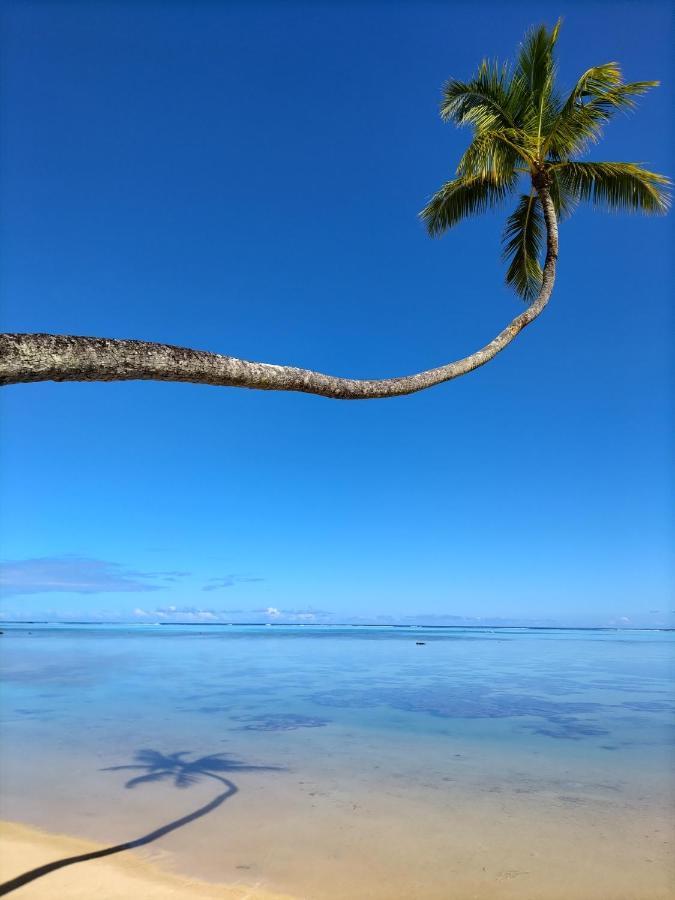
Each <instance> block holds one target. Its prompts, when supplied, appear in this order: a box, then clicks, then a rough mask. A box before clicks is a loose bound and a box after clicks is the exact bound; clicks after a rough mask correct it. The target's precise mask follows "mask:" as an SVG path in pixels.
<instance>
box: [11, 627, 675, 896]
mask: <svg viewBox="0 0 675 900" xmlns="http://www.w3.org/2000/svg"><path fill="white" fill-rule="evenodd" d="M3 630H4V632H5V634H4V635H3V636H2V651H3V652H2V670H3V683H4V689H3V694H2V702H1V708H0V711H1V713H2V736H3V745H2V756H1V758H0V762H1V763H2V767H1V778H2V793H3V808H2V816H3V818H6V819H10V820H14V821H18V822H23V823H27V824H32V825H37V826H40V827H43V828H45V829H47V830H51V831H60V832H66V833H69V834H73V835H78V836H82V837H87V838H91V839H93V840H96V841H99V842H102V843H117V842H120V841H128V840H132V839H136V838H139V837H141V836H142V835H144V834H149V833H151V832H152V831H153V830H155V829H158V828H161V827H162V826H163V825H166V824H168V823H172V822H175V821H178V820H180V819H182V818H184V817H185V816H188V815H189V814H190V813H191V812H195V816H194V818H193V819H192V820H191V821H189V822H187V823H185V824H184V825H181V826H180V827H177V828H175V829H173V830H171V829H169V830H168V831H167V832H166V834H164V835H162V836H161V837H159V838H157V839H156V840H153V841H152V842H151V843H149V844H147V845H146V846H145V847H144V848H143V851H142V852H144V853H145V854H146V855H148V854H150V855H152V857H153V858H156V859H159V860H160V861H161V863H162V864H163V865H165V866H166V867H169V868H172V869H173V870H175V871H177V872H181V873H185V874H189V875H193V876H199V877H203V878H207V879H210V880H214V881H225V882H242V883H245V884H247V883H250V884H264V885H268V886H269V887H270V888H274V889H278V890H283V891H286V892H288V893H289V894H293V895H294V896H297V897H307V898H311V900H324V898H325V900H337V898H361V897H364V898H365V897H368V898H370V897H372V898H378V900H379V898H382V900H384V898H388V900H394V898H399V897H400V898H404V897H406V898H409V897H419V898H420V900H421V898H439V900H440V898H449V897H457V898H460V897H462V898H463V897H464V896H466V897H469V896H472V895H475V896H480V897H481V898H482V897H486V898H490V897H493V896H494V897H519V898H525V897H530V896H532V897H538V898H546V897H561V898H563V897H564V898H570V900H572V898H577V897H578V898H579V900H581V898H584V900H591V898H594V897H598V898H600V897H602V898H605V897H607V898H610V897H611V898H612V900H620V898H622V897H626V898H629V897H630V898H641V897H645V898H647V897H649V898H656V897H661V896H662V897H664V898H665V897H667V896H669V893H670V891H671V890H672V888H673V885H674V884H675V882H673V880H672V862H673V857H672V841H673V836H674V830H673V822H672V813H671V803H672V800H673V798H674V793H675V792H674V787H675V769H674V762H675V759H674V757H675V754H674V751H673V747H674V740H673V738H674V735H673V730H674V728H675V704H674V702H673V693H672V666H673V659H674V654H673V650H674V649H675V634H673V633H672V632H637V631H620V632H616V631H597V630H596V631H583V630H571V631H563V630H527V629H494V630H487V629H460V628H452V629H437V628H434V629H423V628H415V629H402V628H379V627H373V628H361V627H345V628H339V627H324V628H318V627H317V628H315V627H310V626H304V627H285V626H284V627H282V626H272V627H265V626H251V627H244V626H233V627H227V626H208V627H196V626H185V627H180V626H143V627H141V626H132V627H123V626H75V627H74V626H43V625H39V626H37V625H31V626H3ZM418 641H423V642H424V643H423V644H422V645H418V644H417V643H416V642H418ZM126 767H130V768H126ZM223 781H225V782H227V783H228V784H230V785H233V786H234V788H235V789H236V790H230V789H229V788H228V789H227V790H226V793H228V791H229V793H228V796H227V797H225V799H224V800H223V802H221V803H220V804H218V805H216V806H215V807H214V804H213V800H214V798H215V797H218V796H220V794H221V793H222V792H223ZM205 807H209V808H208V811H207V812H206V813H201V812H200V811H201V810H202V809H204V808H205ZM26 890H27V889H26ZM589 890H591V891H592V893H589Z"/></svg>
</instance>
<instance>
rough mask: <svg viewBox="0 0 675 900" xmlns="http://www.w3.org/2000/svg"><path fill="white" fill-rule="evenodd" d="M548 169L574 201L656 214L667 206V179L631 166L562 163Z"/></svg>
mask: <svg viewBox="0 0 675 900" xmlns="http://www.w3.org/2000/svg"><path fill="white" fill-rule="evenodd" d="M551 168H552V171H553V172H554V173H555V175H556V178H557V180H558V182H559V184H560V185H562V187H563V189H564V190H565V191H566V192H567V193H568V194H570V195H571V196H572V197H574V198H576V199H577V200H588V201H591V202H592V203H595V204H596V205H598V206H601V207H604V208H606V209H611V210H623V211H627V212H644V213H657V214H658V213H665V212H667V211H668V208H669V206H670V190H669V189H670V185H671V181H670V179H669V178H666V177H665V176H664V175H659V174H657V173H656V172H649V171H648V170H647V169H643V168H642V167H641V166H638V165H636V164H635V163H620V162H565V163H557V164H555V165H554V166H552V167H551Z"/></svg>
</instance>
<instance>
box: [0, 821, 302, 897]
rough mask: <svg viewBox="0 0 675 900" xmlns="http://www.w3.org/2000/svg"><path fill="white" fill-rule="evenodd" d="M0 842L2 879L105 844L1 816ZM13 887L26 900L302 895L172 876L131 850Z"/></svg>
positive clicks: (67, 867)
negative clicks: (2, 818)
mask: <svg viewBox="0 0 675 900" xmlns="http://www.w3.org/2000/svg"><path fill="white" fill-rule="evenodd" d="M0 846H1V847H2V853H1V854H0V882H2V884H4V883H5V882H9V881H11V880H12V879H14V878H17V877H18V876H20V875H22V874H24V873H26V872H30V871H31V870H33V869H35V868H38V867H40V866H45V865H48V864H49V863H52V862H55V861H58V860H61V859H65V858H68V857H77V856H80V855H82V854H87V853H95V852H96V851H100V850H102V849H104V845H102V844H95V843H93V842H91V841H86V840H83V839H81V838H76V837H71V836H69V835H65V834H54V833H52V832H48V831H43V830H41V829H39V828H33V827H29V826H27V825H22V824H19V823H17V822H9V821H6V820H0ZM16 890H20V891H21V894H17V897H21V898H27V900H28V898H32V900H52V898H53V897H61V898H63V900H91V898H92V897H96V898H97V900H128V898H129V897H136V898H139V900H216V898H217V900H300V898H298V897H291V896H290V895H288V894H279V893H275V892H272V891H269V890H266V889H265V888H263V887H260V886H259V885H251V884H244V883H241V884H214V883H210V882H206V881H199V880H196V879H193V878H186V877H184V876H180V875H175V874H173V873H172V872H170V871H167V870H166V869H164V868H162V867H161V866H160V865H158V864H157V862H156V861H155V860H154V859H153V860H149V859H144V858H143V857H142V856H139V855H137V854H135V853H134V852H132V851H129V850H125V851H122V852H120V853H119V854H115V855H114V856H113V855H111V856H108V857H104V858H100V859H93V860H87V861H81V862H76V863H73V864H71V865H68V866H64V867H63V868H60V869H57V870H55V871H52V872H49V873H48V874H46V875H42V876H39V877H37V878H35V880H33V881H31V882H29V883H27V884H25V885H22V886H21V887H17V888H16ZM6 893H7V894H8V895H9V894H11V893H13V891H7V892H6Z"/></svg>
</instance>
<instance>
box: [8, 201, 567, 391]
mask: <svg viewBox="0 0 675 900" xmlns="http://www.w3.org/2000/svg"><path fill="white" fill-rule="evenodd" d="M537 190H538V194H539V198H540V200H541V204H542V209H543V213H544V221H545V223H546V261H545V263H544V270H543V279H542V284H541V290H540V291H539V294H538V296H537V298H536V299H535V300H534V301H533V302H532V303H531V304H530V306H528V308H527V309H526V310H525V311H524V312H522V313H521V314H520V315H519V316H516V318H515V319H513V321H512V322H511V323H510V324H509V325H508V326H507V327H506V328H505V329H504V330H503V331H501V332H500V333H499V334H498V335H497V337H495V338H494V340H492V341H490V343H489V344H486V345H485V346H484V347H481V349H480V350H476V352H475V353H472V354H471V355H470V356H465V357H464V358H463V359H459V360H456V361H455V362H451V363H447V364H446V365H444V366H439V367H438V368H436V369H429V370H428V371H426V372H419V373H418V374H416V375H406V376H403V377H400V378H384V379H379V380H372V381H365V380H364V381H361V380H358V379H353V378H338V377H335V376H333V375H324V374H323V373H321V372H314V371H312V370H310V369H298V368H295V367H293V366H275V365H270V364H269V363H259V362H249V361H248V360H244V359H237V358H236V357H233V356H221V355H219V354H216V353H208V352H206V351H204V350H190V349H187V348H184V347H174V346H171V345H169V344H155V343H149V342H146V341H133V340H114V339H110V338H92V337H76V336H72V335H58V334H1V335H0V385H6V384H21V383H26V382H33V381H134V380H148V381H186V382H191V383H193V384H212V385H221V386H227V387H245V388H256V389H258V390H264V391H299V392H302V393H305V394H318V395H319V396H321V397H330V398H333V399H335V400H370V399H375V398H379V397H400V396H402V395H404V394H414V393H416V392H417V391H422V390H425V389H426V388H429V387H433V386H434V385H437V384H442V383H443V382H445V381H451V380H452V379H453V378H458V377H459V376H460V375H466V374H467V372H472V371H473V370H474V369H477V368H479V366H483V365H485V363H487V362H489V361H490V360H491V359H494V357H495V356H496V355H497V354H498V353H499V352H500V351H501V350H503V349H504V347H506V346H508V345H509V344H510V343H511V341H512V340H513V339H514V338H515V337H516V336H517V335H518V334H520V332H521V331H522V330H523V328H525V327H526V326H527V325H529V324H530V322H532V321H533V320H534V319H536V318H537V316H538V315H539V314H540V313H541V311H542V310H543V309H544V307H545V306H546V304H547V303H548V300H549V298H550V296H551V292H552V290H553V283H554V281H555V270H556V261H557V258H558V226H557V221H556V215H555V210H554V207H553V202H552V200H551V196H550V194H549V191H548V187H547V185H546V184H542V185H539V186H537Z"/></svg>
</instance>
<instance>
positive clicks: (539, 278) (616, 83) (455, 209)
mask: <svg viewBox="0 0 675 900" xmlns="http://www.w3.org/2000/svg"><path fill="white" fill-rule="evenodd" d="M559 31H560V22H558V23H557V24H556V26H555V27H554V28H553V29H552V30H551V31H548V30H547V29H546V28H545V27H544V26H541V27H540V28H536V29H533V30H532V31H530V33H529V34H528V35H527V36H526V38H525V40H524V42H523V44H522V46H521V48H520V53H519V55H518V61H517V63H516V65H515V67H514V68H513V69H512V70H511V69H510V67H509V66H508V65H501V66H500V65H499V63H497V62H496V61H494V62H491V61H490V60H484V61H483V62H482V63H481V65H480V66H479V68H478V71H477V72H476V74H475V75H474V76H473V78H471V79H470V80H469V81H457V80H454V79H453V80H451V81H448V83H447V84H446V85H445V88H444V91H443V101H442V103H441V117H442V118H443V120H444V121H446V122H453V123H454V124H455V125H458V126H462V125H470V126H472V127H473V139H472V141H471V143H470V145H469V147H468V148H467V150H466V152H465V153H464V155H463V156H462V158H461V160H460V161H459V165H458V167H457V172H456V177H455V178H453V179H452V180H451V181H448V182H446V183H445V184H444V185H443V186H442V188H441V189H440V190H439V191H438V192H437V193H436V194H434V196H433V197H432V198H431V200H430V202H429V203H428V205H427V206H426V207H425V208H424V209H423V210H422V212H421V213H420V216H421V217H422V219H423V220H424V222H425V223H426V226H427V229H428V231H429V234H431V235H432V236H437V235H440V234H442V233H443V232H445V231H447V229H448V228H451V227H452V226H453V225H456V224H457V223H458V222H459V221H460V220H461V219H463V218H464V217H465V216H468V215H472V214H474V213H478V212H482V211H483V210H486V209H489V208H491V207H493V206H497V205H499V204H500V203H501V202H502V201H503V200H504V199H505V198H506V197H507V196H509V195H510V194H512V193H514V192H515V191H516V190H518V186H519V182H521V180H526V181H527V182H528V184H527V192H526V193H521V194H520V196H519V197H518V201H517V203H516V208H515V210H514V211H513V213H512V214H511V215H510V216H509V217H508V219H507V221H506V228H505V230H504V235H503V244H504V256H505V258H506V260H507V261H508V262H509V266H508V269H507V272H506V282H507V284H509V285H510V286H511V287H512V288H513V289H514V290H515V291H516V292H517V293H518V294H519V295H520V296H521V297H522V298H523V299H524V300H527V301H534V300H536V299H537V298H539V297H540V294H541V292H542V287H543V286H544V284H545V281H546V278H545V276H546V268H544V270H542V267H541V256H542V243H543V240H544V234H546V238H547V251H548V257H549V260H550V258H551V257H552V256H554V255H555V252H557V241H556V219H562V218H565V217H566V216H568V215H570V214H571V213H572V212H573V211H574V209H575V207H576V205H577V204H578V203H579V202H581V201H587V200H590V201H591V202H593V203H595V204H596V205H598V206H602V207H605V208H608V209H610V210H619V211H629V212H643V213H665V212H666V211H667V209H668V201H669V196H668V193H667V188H668V186H669V184H670V182H669V180H668V179H667V178H665V177H664V176H663V175H657V174H656V173H655V172H650V171H648V170H647V169H643V168H642V167H641V166H639V165H637V164H636V163H630V162H580V161H579V160H577V159H576V158H574V157H575V156H576V155H577V154H579V153H583V152H584V151H585V150H587V149H588V148H589V146H590V145H592V144H594V143H596V142H597V141H598V140H599V138H600V137H601V135H602V129H603V127H604V125H605V124H606V123H607V122H608V121H609V120H610V119H611V117H612V116H613V115H614V114H615V113H617V112H619V111H620V110H630V109H632V108H633V107H634V105H635V98H636V97H639V96H640V95H642V94H644V93H646V91H648V90H649V89H650V88H653V87H656V85H657V84H658V82H656V81H634V82H628V83H626V82H624V81H623V78H622V75H621V69H620V68H619V65H618V63H615V62H609V63H604V64H603V65H600V66H593V67H592V68H590V69H588V70H587V71H586V72H584V73H583V75H581V77H580V78H579V80H578V81H577V83H576V84H575V85H574V87H573V88H572V90H571V91H570V92H569V93H568V94H567V95H566V96H565V95H564V94H563V93H562V92H560V91H559V90H558V89H557V86H556V68H555V60H554V55H553V52H554V48H555V45H556V42H557V39H558V33H559ZM547 299H548V298H547Z"/></svg>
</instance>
